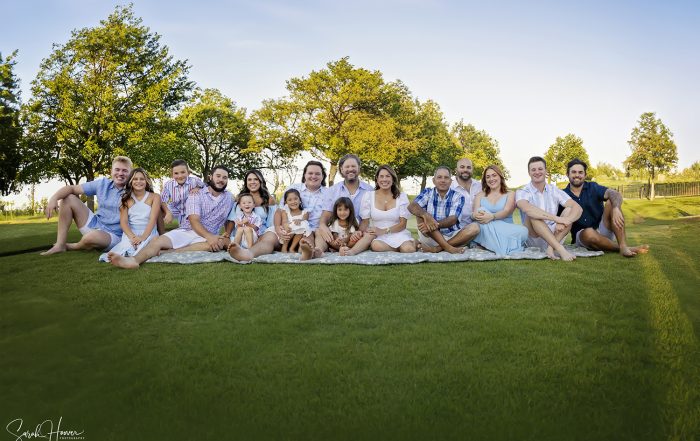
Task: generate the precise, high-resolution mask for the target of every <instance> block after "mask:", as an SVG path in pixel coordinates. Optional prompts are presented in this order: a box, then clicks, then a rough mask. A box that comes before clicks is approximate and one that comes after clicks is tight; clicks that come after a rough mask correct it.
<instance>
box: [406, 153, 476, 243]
mask: <svg viewBox="0 0 700 441" xmlns="http://www.w3.org/2000/svg"><path fill="white" fill-rule="evenodd" d="M451 183H452V176H451V171H450V169H449V168H448V167H445V166H442V165H441V166H440V167H438V168H437V169H436V170H435V175H434V176H433V184H434V185H435V188H426V189H425V190H423V191H422V192H421V193H420V194H419V195H418V197H416V199H414V200H413V202H411V204H410V205H409V206H408V211H410V212H411V213H412V214H413V215H414V216H416V221H417V223H418V238H419V240H420V243H421V247H422V249H423V251H427V252H429V253H437V252H440V251H447V252H449V253H452V254H458V253H461V252H463V251H464V248H463V247H464V246H465V245H467V244H468V243H469V242H471V240H472V239H474V238H475V237H476V236H477V235H478V234H479V224H477V223H471V224H469V225H467V226H465V227H464V228H460V223H459V219H460V217H461V215H462V210H463V209H464V206H465V199H464V196H462V195H461V194H460V193H459V192H457V191H456V190H454V189H452V188H450V185H451Z"/></svg>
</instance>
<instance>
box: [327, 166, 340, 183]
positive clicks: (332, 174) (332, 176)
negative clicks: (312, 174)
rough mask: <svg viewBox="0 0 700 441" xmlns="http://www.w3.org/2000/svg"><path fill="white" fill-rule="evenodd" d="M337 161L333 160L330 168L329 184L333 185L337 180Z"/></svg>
mask: <svg viewBox="0 0 700 441" xmlns="http://www.w3.org/2000/svg"><path fill="white" fill-rule="evenodd" d="M336 164H337V162H333V161H331V169H330V170H328V186H329V187H332V186H333V182H335V174H336V173H337V172H338V166H337V165H336Z"/></svg>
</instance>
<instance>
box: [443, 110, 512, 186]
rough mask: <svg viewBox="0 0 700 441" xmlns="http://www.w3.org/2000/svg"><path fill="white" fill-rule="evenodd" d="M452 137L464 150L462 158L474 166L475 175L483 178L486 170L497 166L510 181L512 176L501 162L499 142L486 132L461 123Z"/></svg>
mask: <svg viewBox="0 0 700 441" xmlns="http://www.w3.org/2000/svg"><path fill="white" fill-rule="evenodd" d="M452 136H453V137H454V138H455V139H456V142H457V143H458V145H459V146H460V147H461V148H462V152H461V154H460V156H464V157H467V158H469V159H470V160H471V161H472V164H473V166H474V171H473V175H474V177H475V178H481V175H482V174H483V172H484V169H485V168H486V167H488V166H489V165H492V164H495V165H497V166H498V167H499V168H500V169H501V170H502V171H503V175H504V176H505V177H506V179H508V178H509V177H510V174H509V173H508V169H506V167H505V165H504V164H503V161H502V160H501V151H500V149H499V147H498V141H496V140H495V139H493V138H492V137H491V135H489V134H488V133H487V132H486V131H485V130H478V129H477V128H476V127H474V126H473V125H472V124H465V123H464V121H459V122H458V123H456V124H455V125H454V126H452Z"/></svg>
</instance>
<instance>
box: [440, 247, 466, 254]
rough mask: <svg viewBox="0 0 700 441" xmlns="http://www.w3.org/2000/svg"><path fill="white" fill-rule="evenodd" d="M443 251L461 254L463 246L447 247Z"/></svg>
mask: <svg viewBox="0 0 700 441" xmlns="http://www.w3.org/2000/svg"><path fill="white" fill-rule="evenodd" d="M445 251H447V252H448V253H450V254H462V253H463V252H464V248H463V247H449V248H448V249H446V250H445Z"/></svg>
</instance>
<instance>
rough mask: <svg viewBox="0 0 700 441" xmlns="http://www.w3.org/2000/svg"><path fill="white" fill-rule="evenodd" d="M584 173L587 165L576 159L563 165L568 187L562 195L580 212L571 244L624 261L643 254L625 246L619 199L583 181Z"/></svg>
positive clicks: (644, 248)
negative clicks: (608, 254)
mask: <svg viewBox="0 0 700 441" xmlns="http://www.w3.org/2000/svg"><path fill="white" fill-rule="evenodd" d="M587 171H588V165H587V164H586V163H585V162H583V161H581V160H580V159H578V158H576V159H572V160H571V161H569V163H568V164H567V165H566V176H567V177H568V178H569V185H567V186H566V188H565V189H564V191H565V192H566V194H568V195H569V196H571V198H572V199H573V200H574V201H576V202H577V203H578V204H579V205H580V206H581V208H582V209H583V214H582V215H581V217H580V218H579V219H578V220H577V221H576V222H574V224H573V225H572V227H571V239H572V240H571V242H572V243H575V244H576V245H578V246H581V247H584V248H587V249H589V250H596V251H617V252H619V253H620V254H621V255H623V256H625V257H634V256H636V255H637V254H639V253H646V252H647V251H648V250H649V246H648V245H640V246H633V247H630V246H628V245H627V236H626V234H625V217H624V215H623V214H622V195H621V194H620V193H619V192H617V191H615V190H612V189H610V188H607V187H604V186H602V185H598V184H597V183H595V182H591V181H586V172H587Z"/></svg>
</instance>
